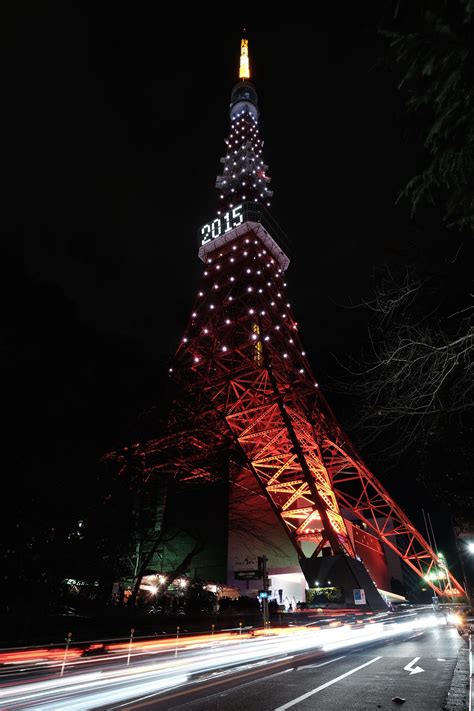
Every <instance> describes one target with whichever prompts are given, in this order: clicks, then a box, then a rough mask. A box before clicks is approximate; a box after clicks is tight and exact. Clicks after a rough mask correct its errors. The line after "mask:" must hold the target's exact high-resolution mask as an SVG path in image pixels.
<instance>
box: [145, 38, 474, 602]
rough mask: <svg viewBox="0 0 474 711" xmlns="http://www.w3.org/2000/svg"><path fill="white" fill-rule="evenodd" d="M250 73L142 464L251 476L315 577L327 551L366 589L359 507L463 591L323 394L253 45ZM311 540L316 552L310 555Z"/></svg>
mask: <svg viewBox="0 0 474 711" xmlns="http://www.w3.org/2000/svg"><path fill="white" fill-rule="evenodd" d="M239 77H240V79H239V81H238V83H237V84H236V85H235V87H234V89H233V91H232V97H231V106H230V122H231V129H230V132H229V136H228V138H227V140H226V146H227V152H226V155H225V156H224V157H223V158H221V163H222V164H223V171H222V175H220V176H219V177H218V178H217V181H216V187H217V188H218V190H219V208H220V209H219V211H218V213H217V215H216V217H215V218H214V219H213V220H211V221H210V222H209V223H207V224H206V225H204V226H203V227H202V229H201V231H200V237H199V257H200V259H201V260H202V261H203V262H204V264H205V268H204V273H203V276H202V280H201V283H200V285H199V288H198V293H197V297H196V301H195V304H194V308H193V311H192V315H191V319H190V321H189V324H188V326H187V328H186V331H185V335H184V337H183V339H182V341H181V343H180V345H179V348H178V351H177V354H176V358H175V362H174V364H173V368H172V369H170V371H171V373H172V377H173V378H174V379H175V381H176V383H177V384H178V387H179V390H178V395H177V397H176V400H175V403H174V406H173V409H172V414H171V417H170V422H169V429H168V432H167V433H166V436H164V437H161V438H157V439H155V440H150V441H148V442H145V443H143V444H140V445H137V446H136V448H135V452H134V453H133V456H135V457H140V458H141V460H142V461H143V466H144V468H145V471H146V473H147V475H149V476H150V475H159V473H160V471H164V470H166V471H167V472H168V473H169V472H170V471H171V472H172V473H173V474H174V475H175V476H177V477H180V479H181V480H183V481H186V480H196V479H202V480H203V482H204V481H205V480H206V479H209V478H216V477H219V476H220V475H221V474H222V472H223V471H224V470H225V469H226V467H227V466H228V463H229V460H232V461H234V462H238V464H239V466H241V467H244V468H246V469H247V470H249V471H251V472H252V473H253V475H254V476H255V478H256V480H257V481H258V483H259V484H260V487H261V489H262V490H263V492H264V493H265V495H266V497H267V498H268V501H269V503H270V505H271V507H272V509H273V511H274V513H275V516H276V518H277V519H278V520H279V521H280V523H281V524H282V525H283V527H284V529H285V531H286V533H287V534H288V536H289V538H290V539H291V542H292V543H293V546H294V547H295V549H296V551H297V552H298V556H299V558H300V561H301V564H302V568H303V571H304V572H305V574H306V577H307V578H308V580H309V579H312V580H314V578H315V572H314V571H315V570H317V563H318V561H321V559H322V558H324V559H326V558H328V554H329V555H330V556H331V557H333V558H334V559H336V558H337V559H338V560H339V561H341V560H342V561H345V562H346V563H347V564H349V563H350V568H351V574H352V580H354V579H355V580H356V582H357V581H358V582H359V587H366V586H367V580H366V579H365V577H364V570H362V568H363V566H362V564H361V563H360V562H359V561H358V560H357V556H356V553H355V550H354V546H353V543H352V541H351V538H350V536H349V534H348V531H347V527H346V523H345V520H344V515H343V514H344V512H345V511H348V512H351V514H353V515H354V516H355V517H356V518H357V519H358V520H359V521H360V522H361V523H362V524H364V525H365V527H366V530H367V531H369V532H371V533H372V534H374V535H376V536H377V537H378V538H379V539H380V540H381V541H382V542H384V543H385V544H386V545H387V546H389V548H391V549H392V550H393V551H394V552H395V553H396V554H397V555H398V556H400V558H401V559H402V560H403V561H404V562H405V564H406V565H408V566H409V567H410V568H411V569H412V570H413V571H415V572H416V573H417V574H418V575H419V576H420V577H423V578H425V580H427V582H428V584H429V585H430V586H431V587H432V588H433V590H434V591H435V592H436V593H437V594H439V595H442V594H449V595H458V596H459V595H462V594H463V589H462V587H461V585H460V584H459V583H458V582H457V581H456V580H455V579H454V578H453V577H452V576H451V575H450V574H449V578H448V579H445V581H444V586H441V585H439V584H437V583H436V582H435V580H434V579H430V578H431V577H433V578H434V575H433V573H434V571H437V570H439V569H440V568H442V566H443V562H442V561H441V560H440V559H439V558H438V556H437V555H436V553H435V552H434V551H433V550H432V549H431V547H430V546H429V545H428V543H427V542H426V541H425V539H424V538H423V536H422V535H421V534H420V533H419V532H418V531H417V529H416V528H415V526H414V525H413V524H412V523H411V522H410V521H409V519H408V518H407V516H406V515H405V514H404V513H403V511H402V510H401V509H400V508H399V507H398V506H397V504H396V502H395V501H394V500H393V498H392V497H391V496H390V495H389V493H388V492H387V491H386V490H385V488H384V487H383V486H382V485H381V484H380V482H379V481H378V480H377V479H376V477H375V476H374V475H373V474H372V473H371V472H370V471H369V470H368V468H367V467H366V466H365V464H364V463H363V461H362V459H361V458H360V456H359V455H358V453H357V452H356V451H355V449H354V448H353V446H352V445H351V443H350V442H349V440H348V438H347V437H346V435H345V434H344V433H343V431H342V430H341V428H340V427H339V425H338V423H337V421H336V419H335V417H334V415H333V413H332V411H331V410H330V408H329V406H328V404H327V403H326V401H325V399H324V397H323V395H322V394H321V392H320V390H319V387H318V383H317V381H316V380H315V377H314V375H313V373H312V370H311V366H310V364H309V362H308V360H307V358H306V354H305V351H304V347H303V345H302V342H301V339H300V334H299V330H298V324H297V321H296V320H295V317H294V315H293V312H292V309H291V305H290V303H289V298H288V296H287V287H286V283H285V271H286V269H287V267H288V265H289V259H288V257H287V256H286V254H285V252H284V251H283V249H282V247H283V245H284V241H283V240H282V239H281V233H280V230H279V228H278V227H277V225H276V224H275V223H274V221H273V220H272V218H271V215H270V213H269V212H268V210H267V208H268V206H269V204H270V198H271V196H272V192H271V191H270V190H269V187H268V183H269V182H270V178H269V176H268V173H267V170H268V168H267V166H266V165H265V164H264V162H263V156H262V151H263V148H262V146H263V144H262V139H261V138H260V135H259V110H258V97H257V93H256V90H255V87H254V86H253V84H252V83H251V81H250V72H249V63H248V43H247V41H246V40H242V45H241V67H240V74H239ZM303 541H311V542H312V543H313V545H314V552H313V553H312V555H311V558H310V559H308V558H306V556H305V555H304V553H303V549H302V542H303ZM323 549H324V550H323ZM322 553H324V556H322V555H321V554H322ZM312 564H315V565H316V568H315V567H314V565H312ZM332 575H336V576H337V571H336V573H332ZM354 587H357V584H355V585H354Z"/></svg>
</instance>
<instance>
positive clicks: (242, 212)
mask: <svg viewBox="0 0 474 711" xmlns="http://www.w3.org/2000/svg"><path fill="white" fill-rule="evenodd" d="M250 231H252V232H253V233H254V234H255V236H256V237H257V238H258V239H260V240H261V242H262V244H264V245H265V247H266V248H267V249H268V251H269V252H270V253H271V254H272V256H273V257H274V259H275V260H276V261H277V262H278V264H279V266H280V268H281V269H283V271H285V270H286V269H287V268H288V265H289V263H290V259H289V257H288V256H287V254H286V253H285V252H284V251H283V249H282V248H281V247H280V244H282V245H283V246H285V248H287V242H288V240H287V238H286V236H285V234H284V232H283V230H282V229H281V227H279V225H278V224H277V222H276V221H275V220H274V219H273V217H272V216H271V215H270V213H269V212H268V210H267V209H266V208H265V207H264V206H263V205H260V204H259V203H254V202H243V203H240V205H236V206H235V207H233V208H231V209H229V210H228V211H227V212H224V213H222V214H221V215H218V216H217V217H215V218H214V219H213V220H212V221H211V222H207V223H206V224H205V225H203V226H202V227H201V229H200V230H199V235H198V244H199V252H198V255H199V259H201V261H203V262H204V263H206V262H207V260H208V258H209V255H210V254H212V252H214V251H215V250H216V249H219V248H222V247H223V246H224V245H225V244H228V243H229V242H232V241H233V240H235V239H237V238H238V237H240V236H241V235H243V234H245V233H246V232H250ZM277 240H278V242H277Z"/></svg>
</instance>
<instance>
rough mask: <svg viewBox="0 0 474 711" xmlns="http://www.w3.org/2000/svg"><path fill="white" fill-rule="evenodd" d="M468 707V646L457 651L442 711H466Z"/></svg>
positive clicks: (465, 645)
mask: <svg viewBox="0 0 474 711" xmlns="http://www.w3.org/2000/svg"><path fill="white" fill-rule="evenodd" d="M467 709H471V707H470V706H469V646H468V645H467V644H464V645H463V646H462V647H460V649H459V655H458V660H457V662H456V666H455V668H454V672H453V678H452V680H451V686H450V687H449V691H448V697H447V701H446V704H445V706H444V711H467Z"/></svg>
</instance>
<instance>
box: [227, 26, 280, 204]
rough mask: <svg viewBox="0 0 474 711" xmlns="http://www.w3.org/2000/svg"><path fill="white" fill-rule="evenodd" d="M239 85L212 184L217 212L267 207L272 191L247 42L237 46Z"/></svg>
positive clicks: (236, 87)
mask: <svg viewBox="0 0 474 711" xmlns="http://www.w3.org/2000/svg"><path fill="white" fill-rule="evenodd" d="M239 76H240V81H239V82H238V83H237V84H236V85H235V86H234V89H233V90H232V96H231V103H230V123H231V127H230V133H229V136H228V138H227V139H226V141H225V143H226V146H227V153H226V155H225V156H224V157H223V158H221V163H222V164H223V165H224V168H223V171H222V175H219V176H218V178H217V180H216V188H218V190H219V199H220V207H221V210H220V212H225V211H226V210H228V209H229V208H232V207H234V205H238V204H240V203H242V202H246V201H248V202H256V203H262V204H264V205H266V206H267V207H269V206H270V198H271V197H272V194H273V193H272V191H271V190H270V189H269V188H268V183H269V182H270V177H269V176H268V174H267V170H268V166H267V165H265V164H264V162H263V155H262V154H263V140H262V138H261V136H260V132H259V126H258V117H259V111H258V96H257V92H256V90H255V87H254V85H253V84H252V83H251V82H250V81H249V80H250V66H249V56H248V40H245V39H243V40H242V42H241V55H240V72H239Z"/></svg>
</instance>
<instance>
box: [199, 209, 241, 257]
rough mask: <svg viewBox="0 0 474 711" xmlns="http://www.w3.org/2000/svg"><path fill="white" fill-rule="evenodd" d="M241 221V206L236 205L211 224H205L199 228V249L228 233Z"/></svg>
mask: <svg viewBox="0 0 474 711" xmlns="http://www.w3.org/2000/svg"><path fill="white" fill-rule="evenodd" d="M243 221H244V213H243V205H237V206H236V207H233V208H232V209H231V210H227V212H224V213H223V214H222V215H219V216H218V217H216V219H215V220H212V222H206V224H205V225H203V226H202V227H201V233H200V234H201V247H202V246H204V245H205V244H207V243H208V242H210V241H211V240H213V239H217V238H218V237H220V236H221V235H223V234H225V233H226V232H230V231H231V230H233V229H234V227H238V226H239V225H241V224H242V222H243Z"/></svg>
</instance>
